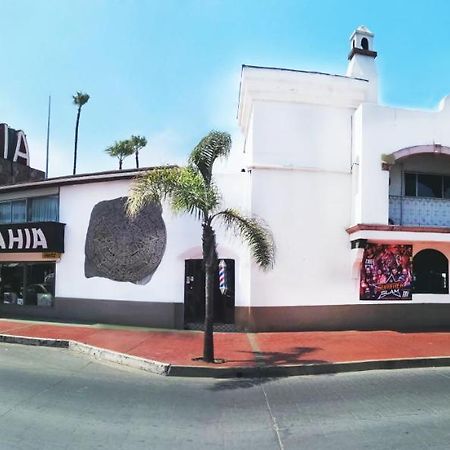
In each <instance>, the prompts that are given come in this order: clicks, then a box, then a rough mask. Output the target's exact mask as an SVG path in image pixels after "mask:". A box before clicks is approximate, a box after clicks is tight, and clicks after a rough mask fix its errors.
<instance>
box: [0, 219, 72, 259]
mask: <svg viewBox="0 0 450 450" xmlns="http://www.w3.org/2000/svg"><path fill="white" fill-rule="evenodd" d="M64 227H65V224H64V223H59V222H32V223H13V224H4V225H0V253H22V252H27V253H29V252H39V253H42V252H45V253H48V252H57V253H64Z"/></svg>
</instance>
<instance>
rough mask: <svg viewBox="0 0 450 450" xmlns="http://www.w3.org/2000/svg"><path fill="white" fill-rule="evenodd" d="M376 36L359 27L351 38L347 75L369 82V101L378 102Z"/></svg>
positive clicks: (365, 28) (363, 27)
mask: <svg viewBox="0 0 450 450" xmlns="http://www.w3.org/2000/svg"><path fill="white" fill-rule="evenodd" d="M373 38H374V34H373V33H372V32H371V31H370V30H369V29H368V28H367V27H365V26H359V27H358V28H357V29H356V30H355V31H354V32H353V33H352V35H351V36H350V53H349V55H348V59H349V63H348V68H347V73H346V75H347V76H348V77H352V78H362V79H364V80H368V81H369V96H368V99H367V100H368V101H370V102H377V100H378V73H377V66H376V63H375V58H376V57H377V52H376V51H374V49H373Z"/></svg>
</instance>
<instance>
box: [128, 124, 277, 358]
mask: <svg viewBox="0 0 450 450" xmlns="http://www.w3.org/2000/svg"><path fill="white" fill-rule="evenodd" d="M230 148H231V137H230V135H229V134H228V133H223V132H219V131H211V132H210V133H209V134H208V135H207V136H205V137H204V138H203V139H202V140H201V141H200V142H199V143H198V145H197V146H196V147H195V148H194V150H193V151H192V153H191V155H190V157H189V161H188V165H187V167H167V168H160V169H155V170H152V171H150V172H147V173H145V174H142V175H140V176H139V177H137V178H136V180H135V181H134V183H133V185H132V187H131V190H130V194H129V197H128V200H127V212H128V214H129V215H130V216H134V215H136V214H137V213H138V212H139V211H140V210H141V209H142V208H143V207H144V206H145V205H146V204H147V203H150V202H154V201H159V202H161V201H163V200H165V199H167V200H169V201H170V203H171V207H172V209H173V210H174V211H176V212H184V213H188V214H191V215H193V216H195V217H196V218H197V219H198V220H200V221H201V223H202V229H203V230H202V250H203V263H204V267H205V275H206V277H205V333H204V341H203V360H204V361H206V362H214V340H213V324H214V317H213V294H214V286H215V280H216V278H217V276H218V275H217V248H216V233H215V230H214V226H215V225H216V223H217V222H218V221H220V222H222V224H223V225H225V228H226V229H232V230H234V231H235V232H236V234H237V235H238V236H240V237H241V238H243V240H244V241H246V242H247V244H248V245H249V247H250V250H251V253H252V255H253V257H254V259H255V261H256V263H257V264H258V265H259V266H260V267H262V268H263V269H269V268H271V267H272V266H273V263H274V255H275V246H274V242H273V238H272V234H271V232H270V230H269V229H268V228H267V227H266V226H265V225H264V223H263V222H262V221H261V220H260V219H258V218H255V217H246V216H244V215H243V214H241V213H240V212H239V211H237V210H235V209H223V210H220V209H219V208H220V206H221V205H220V204H221V198H220V193H219V190H218V188H217V186H216V184H215V183H214V180H213V177H212V171H213V165H214V162H215V161H216V160H217V159H218V158H220V157H227V156H228V155H229V152H230Z"/></svg>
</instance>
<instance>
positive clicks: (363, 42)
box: [361, 37, 369, 50]
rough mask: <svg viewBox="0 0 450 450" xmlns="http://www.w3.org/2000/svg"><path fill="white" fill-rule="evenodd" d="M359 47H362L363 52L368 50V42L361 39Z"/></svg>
mask: <svg viewBox="0 0 450 450" xmlns="http://www.w3.org/2000/svg"><path fill="white" fill-rule="evenodd" d="M361 47H362V48H363V49H364V50H369V41H368V40H367V38H365V37H363V38H362V39H361Z"/></svg>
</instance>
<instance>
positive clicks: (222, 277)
mask: <svg viewBox="0 0 450 450" xmlns="http://www.w3.org/2000/svg"><path fill="white" fill-rule="evenodd" d="M226 268H227V265H226V263H225V261H224V260H223V259H221V260H220V262H219V289H220V292H221V293H222V295H224V294H225V293H226V292H227V290H228V286H227V277H226Z"/></svg>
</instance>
